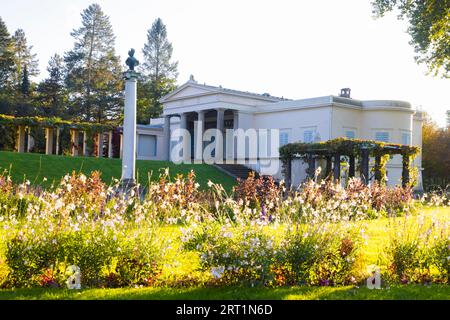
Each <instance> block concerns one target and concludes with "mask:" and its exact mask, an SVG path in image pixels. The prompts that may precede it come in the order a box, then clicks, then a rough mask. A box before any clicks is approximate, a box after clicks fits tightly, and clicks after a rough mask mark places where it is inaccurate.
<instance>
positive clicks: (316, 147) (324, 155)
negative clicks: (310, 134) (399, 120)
mask: <svg viewBox="0 0 450 320" xmlns="http://www.w3.org/2000/svg"><path fill="white" fill-rule="evenodd" d="M419 151H420V148H418V147H415V146H409V145H401V144H394V143H385V142H380V141H373V140H359V139H348V138H337V139H333V140H328V141H323V142H317V143H300V142H296V143H289V144H286V145H284V146H282V147H281V148H280V158H281V160H282V163H283V171H284V176H285V177H286V184H287V185H288V186H290V184H291V174H292V165H291V161H292V160H294V159H302V160H304V161H306V162H307V163H308V170H307V172H308V176H309V177H313V176H314V172H315V161H316V159H326V161H327V165H326V170H325V175H326V176H328V175H329V174H330V173H331V166H332V162H334V166H333V176H334V179H335V180H339V179H340V163H341V157H342V156H347V157H348V159H349V177H354V176H355V159H356V158H358V159H359V161H360V178H361V180H362V181H363V182H364V183H365V184H367V183H368V182H369V158H370V157H374V158H375V166H374V171H375V180H377V181H379V182H380V183H384V182H385V181H386V163H387V161H388V159H389V157H390V156H392V155H396V154H398V155H401V156H402V158H403V161H402V185H403V186H404V187H405V186H408V185H409V184H410V176H411V171H412V168H411V162H412V159H413V158H414V157H415V156H416V155H417V154H418V153H419ZM332 160H333V161H332Z"/></svg>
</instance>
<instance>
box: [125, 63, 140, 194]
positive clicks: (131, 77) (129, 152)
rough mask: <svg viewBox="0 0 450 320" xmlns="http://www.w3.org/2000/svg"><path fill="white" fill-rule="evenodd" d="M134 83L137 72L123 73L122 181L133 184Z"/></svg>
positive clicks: (134, 169) (134, 142)
mask: <svg viewBox="0 0 450 320" xmlns="http://www.w3.org/2000/svg"><path fill="white" fill-rule="evenodd" d="M136 85H137V74H136V73H135V72H134V71H131V70H129V71H127V72H126V73H125V109H124V119H123V139H124V140H125V141H126V143H123V154H122V183H123V184H126V185H129V184H131V185H133V184H134V183H135V177H136V167H135V166H136Z"/></svg>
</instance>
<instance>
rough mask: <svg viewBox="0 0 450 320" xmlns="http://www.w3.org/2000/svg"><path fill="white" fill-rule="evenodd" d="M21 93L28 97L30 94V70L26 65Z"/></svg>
mask: <svg viewBox="0 0 450 320" xmlns="http://www.w3.org/2000/svg"><path fill="white" fill-rule="evenodd" d="M20 93H22V95H24V96H28V95H29V94H30V78H29V75H28V68H27V66H26V65H25V66H24V68H23V72H22V81H21V84H20Z"/></svg>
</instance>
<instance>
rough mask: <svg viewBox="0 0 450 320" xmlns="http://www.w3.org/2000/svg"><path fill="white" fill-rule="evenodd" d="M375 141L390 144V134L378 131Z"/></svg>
mask: <svg viewBox="0 0 450 320" xmlns="http://www.w3.org/2000/svg"><path fill="white" fill-rule="evenodd" d="M375 140H376V141H383V142H389V132H387V131H377V132H375Z"/></svg>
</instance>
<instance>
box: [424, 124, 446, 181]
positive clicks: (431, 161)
mask: <svg viewBox="0 0 450 320" xmlns="http://www.w3.org/2000/svg"><path fill="white" fill-rule="evenodd" d="M422 145H423V152H422V166H423V168H424V170H423V172H422V174H423V183H424V187H425V189H426V190H429V189H436V188H444V189H445V188H446V187H447V185H448V184H450V129H449V128H439V127H438V126H437V125H436V124H435V123H433V122H432V121H430V119H429V118H428V117H425V119H424V121H423V127H422Z"/></svg>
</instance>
